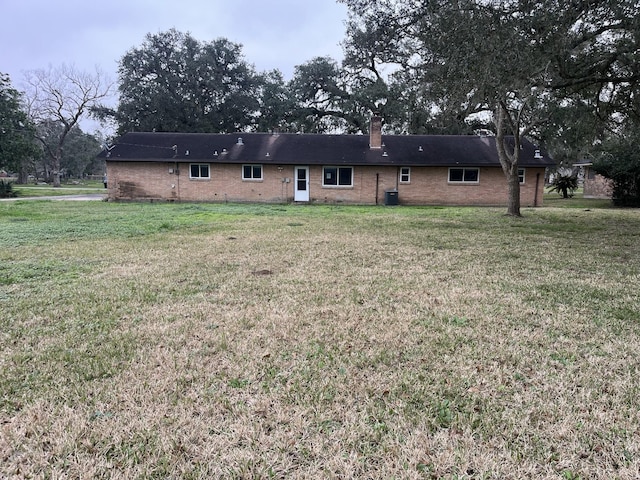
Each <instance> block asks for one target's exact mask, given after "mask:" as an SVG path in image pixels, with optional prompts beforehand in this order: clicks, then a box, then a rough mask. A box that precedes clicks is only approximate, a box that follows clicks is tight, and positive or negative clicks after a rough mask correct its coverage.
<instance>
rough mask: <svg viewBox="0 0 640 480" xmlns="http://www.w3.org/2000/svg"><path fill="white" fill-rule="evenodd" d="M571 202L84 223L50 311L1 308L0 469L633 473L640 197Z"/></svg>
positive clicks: (241, 474)
mask: <svg viewBox="0 0 640 480" xmlns="http://www.w3.org/2000/svg"><path fill="white" fill-rule="evenodd" d="M168 209H169V211H170V207H168ZM285 210H286V209H285ZM590 213H593V214H594V215H587V214H586V213H585V212H573V211H570V212H569V213H566V212H564V211H556V210H553V209H550V210H535V211H532V212H528V214H527V216H526V217H525V219H524V220H514V219H507V218H504V217H502V216H500V215H499V213H497V211H493V210H482V209H472V210H467V209H407V210H401V209H394V210H383V209H363V210H357V209H354V210H350V209H335V210H330V211H327V213H326V214H319V213H318V211H317V210H313V209H309V214H308V215H305V214H300V210H299V209H295V208H293V207H289V210H286V211H285V212H284V213H282V212H279V213H278V214H276V215H257V216H247V215H243V216H242V217H241V219H240V220H241V221H238V222H234V221H229V222H228V223H226V225H225V227H224V228H220V226H219V225H217V226H216V227H215V228H212V229H211V230H207V227H206V224H205V226H202V225H200V226H199V228H198V231H197V232H191V231H189V230H178V231H173V232H169V233H164V234H161V235H153V236H151V237H149V238H146V239H145V240H144V241H142V242H141V241H140V240H139V239H131V240H128V239H120V240H113V241H107V240H100V241H95V242H89V243H90V245H87V247H86V250H84V251H85V254H86V255H87V256H88V257H89V258H91V254H90V253H88V252H91V251H94V252H99V255H98V254H97V253H94V254H93V255H94V256H95V257H98V256H99V258H100V262H101V263H100V264H99V266H98V267H97V268H96V269H95V270H93V271H92V272H85V273H81V274H80V275H79V276H78V278H76V279H73V280H72V281H70V284H69V285H67V286H64V285H63V286H60V285H56V282H55V281H51V282H50V283H49V284H48V286H49V287H50V288H51V289H52V290H53V292H52V293H51V294H50V295H51V297H50V298H55V299H56V300H57V302H58V303H57V306H56V308H55V309H54V311H55V312H57V313H56V315H57V317H53V316H51V315H47V314H43V315H41V316H31V315H28V314H27V313H26V312H27V310H28V309H27V308H26V307H23V308H22V309H18V308H17V307H16V309H15V310H14V311H13V313H12V315H13V320H14V321H15V322H16V323H17V324H20V325H22V326H23V327H24V328H22V329H18V328H17V327H16V329H15V330H14V331H13V333H11V334H10V335H11V336H10V337H7V336H6V335H5V340H4V341H3V342H4V345H5V346H7V348H8V349H7V350H5V351H4V353H3V354H2V359H3V364H2V365H4V366H5V367H4V368H5V370H4V371H5V372H8V374H9V376H10V377H11V378H10V380H12V381H14V383H12V384H11V385H13V387H12V388H14V391H15V392H18V393H20V392H22V393H21V395H22V397H21V401H20V404H19V405H16V404H14V403H9V404H8V405H9V406H10V407H11V408H5V409H4V410H3V413H2V417H1V420H0V421H1V422H2V425H0V428H1V429H2V435H0V460H1V462H0V463H1V464H2V465H3V466H2V467H0V469H1V470H0V472H1V473H2V474H3V475H4V476H7V477H12V476H13V477H16V478H17V477H50V478H56V477H58V478H59V477H76V478H90V477H103V478H132V477H133V478H153V477H163V478H166V477H172V478H603V479H604V478H622V479H625V478H628V479H631V478H637V477H638V474H639V473H640V472H639V466H640V442H639V441H638V427H639V425H640V418H639V414H638V412H639V411H640V408H639V407H640V403H639V398H640V397H639V396H638V393H640V392H638V385H637V381H636V379H637V374H638V367H639V364H638V360H637V359H638V358H640V357H639V356H638V345H639V343H638V330H637V325H638V322H640V318H639V317H638V314H637V302H636V301H637V297H636V295H635V293H634V292H635V291H637V288H638V287H640V285H639V281H640V280H639V277H638V274H639V272H640V263H639V261H638V258H639V256H638V254H640V251H638V249H639V245H638V244H637V243H636V242H635V241H634V240H636V239H637V238H638V236H639V235H640V217H638V212H637V211H626V212H619V211H614V212H609V211H603V212H590ZM199 221H200V222H202V219H200V220H199ZM620 221H623V222H625V227H624V228H620V227H619V223H618V222H620ZM605 239H606V242H605ZM60 248H61V247H60ZM54 254H56V248H52V249H51V255H54ZM58 254H59V251H58ZM267 271H268V272H269V274H264V272H267ZM27 287H28V288H36V286H34V285H27ZM37 288H38V291H39V292H40V294H41V295H43V296H44V297H45V298H47V293H46V291H47V289H46V288H44V286H43V285H40V286H38V287H37ZM7 292H8V293H6V295H15V291H14V290H7ZM92 292H94V293H92ZM95 292H99V294H96V293H95ZM96 298H101V299H103V302H104V304H103V305H102V306H100V307H97V306H95V305H93V302H94V301H95V300H96ZM23 301H25V302H26V301H27V300H26V299H23ZM25 305H27V306H29V305H31V306H33V305H34V304H29V303H28V302H27V303H26V304H25ZM83 312H88V313H83ZM52 322H53V325H54V326H53V327H51V328H52V329H51V330H40V331H39V334H38V335H36V334H30V333H29V329H31V328H32V327H34V326H35V327H37V328H36V330H37V329H38V328H43V327H42V326H43V325H45V324H47V323H52ZM60 322H62V324H61V323H60ZM92 322H93V323H92ZM95 324H99V325H95ZM56 325H57V327H56ZM61 325H63V326H64V325H66V326H64V328H62V327H61ZM56 328H57V329H56ZM18 333H19V334H20V335H21V336H18ZM43 333H49V334H50V336H49V339H48V340H47V341H45V342H41V341H40V340H39V338H40V334H43ZM96 335H97V336H98V337H100V336H102V337H101V342H98V341H96V340H95V336H96ZM9 340H10V341H9ZM11 342H13V343H11ZM27 344H28V345H31V346H30V349H31V350H30V351H31V352H32V359H33V360H35V361H34V363H33V365H32V369H31V372H32V373H34V374H37V375H42V376H44V377H45V378H46V379H47V380H48V382H46V381H43V382H36V381H33V382H32V383H28V381H29V379H28V377H25V375H28V372H29V371H30V370H29V368H22V367H20V366H18V365H17V364H16V361H17V359H18V357H19V356H20V355H21V354H22V353H24V349H25V346H26V345H27ZM52 346H55V348H53V347H52ZM69 350H72V351H73V352H75V353H78V352H80V354H79V355H78V357H77V363H76V364H75V365H73V362H74V356H73V355H66V356H65V355H63V354H62V353H60V354H57V353H56V352H57V351H67V352H68V351H69ZM82 352H85V353H84V354H82ZM90 354H93V355H94V356H93V357H92V356H91V355H90ZM92 358H93V359H92ZM65 361H66V362H68V363H66V364H65V363H64V362H65ZM92 362H93V363H92ZM7 365H10V366H11V365H13V366H11V367H10V368H8V370H7V369H6V368H7V367H6V366H7ZM96 372H97V373H99V372H103V373H104V375H98V376H96V375H95V373H96ZM20 375H22V376H23V377H20ZM19 378H23V380H24V381H26V382H27V383H26V386H24V385H23V386H22V387H20V386H19V382H18V380H19ZM8 391H9V390H6V389H5V392H8ZM4 394H5V395H6V394H7V393H4Z"/></svg>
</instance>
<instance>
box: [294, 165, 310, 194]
mask: <svg viewBox="0 0 640 480" xmlns="http://www.w3.org/2000/svg"><path fill="white" fill-rule="evenodd" d="M294 174H295V175H294V176H295V178H294V180H295V183H294V187H293V200H294V201H296V202H308V201H309V167H294Z"/></svg>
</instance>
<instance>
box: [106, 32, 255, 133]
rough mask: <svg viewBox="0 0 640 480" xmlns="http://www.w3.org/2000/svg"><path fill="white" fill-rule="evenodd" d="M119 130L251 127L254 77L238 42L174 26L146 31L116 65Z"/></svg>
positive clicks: (225, 129) (209, 130) (253, 104)
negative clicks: (198, 36)
mask: <svg viewBox="0 0 640 480" xmlns="http://www.w3.org/2000/svg"><path fill="white" fill-rule="evenodd" d="M119 80H120V83H119V91H120V103H119V105H118V108H117V112H116V114H115V117H116V120H117V122H118V125H119V128H118V130H119V132H120V133H123V132H126V131H131V130H138V131H159V132H168V131H172V132H228V131H231V132H233V131H237V130H245V129H248V128H251V127H252V126H253V125H254V123H255V122H256V119H257V116H258V111H259V107H260V104H259V96H260V95H259V86H260V78H259V76H258V75H257V74H256V72H255V70H254V68H253V67H252V66H251V65H249V64H248V63H247V62H246V61H245V59H244V57H243V55H242V47H241V45H239V44H236V43H233V42H230V41H229V40H226V39H224V38H220V39H217V40H214V41H212V42H200V41H198V40H196V39H194V38H193V37H192V36H191V35H190V34H188V33H182V32H179V31H177V30H175V29H171V30H169V31H166V32H161V33H158V34H153V35H152V34H148V35H147V36H146V38H145V41H144V42H143V44H142V45H141V46H140V47H136V48H132V49H131V50H129V51H128V52H127V53H126V54H125V55H124V56H123V57H122V59H121V61H120V67H119Z"/></svg>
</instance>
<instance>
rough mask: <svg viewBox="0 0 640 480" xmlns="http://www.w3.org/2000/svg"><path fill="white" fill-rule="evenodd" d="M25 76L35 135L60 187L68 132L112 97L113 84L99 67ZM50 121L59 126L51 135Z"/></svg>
mask: <svg viewBox="0 0 640 480" xmlns="http://www.w3.org/2000/svg"><path fill="white" fill-rule="evenodd" d="M25 78H26V84H27V90H26V93H25V98H26V100H27V103H28V113H29V116H30V118H31V120H32V122H33V123H34V124H35V125H36V138H37V139H38V140H39V141H40V143H41V144H42V147H43V149H44V151H45V154H47V155H48V156H49V158H50V165H51V176H52V178H53V185H54V186H55V187H59V186H60V174H61V161H62V157H63V154H64V147H65V144H66V141H67V139H68V137H69V134H70V133H71V131H72V130H73V129H74V128H75V127H76V126H77V125H78V123H79V122H80V120H81V119H82V118H84V117H86V116H87V115H88V114H89V112H90V110H91V108H92V107H93V106H95V105H97V104H98V103H99V102H100V101H103V100H105V99H106V98H107V97H109V95H110V93H111V87H112V84H111V83H110V81H109V80H108V78H107V76H106V75H105V74H104V73H103V72H102V71H100V70H99V69H96V71H95V72H94V73H88V72H83V71H80V70H77V69H76V68H75V67H73V66H70V65H62V66H60V67H57V68H53V67H49V68H48V69H46V70H45V69H39V70H31V71H29V72H26V74H25ZM51 124H56V125H59V126H60V129H59V130H58V131H57V133H56V134H55V135H51V129H50V128H49V126H50V125H51Z"/></svg>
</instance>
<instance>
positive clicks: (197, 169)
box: [189, 163, 211, 178]
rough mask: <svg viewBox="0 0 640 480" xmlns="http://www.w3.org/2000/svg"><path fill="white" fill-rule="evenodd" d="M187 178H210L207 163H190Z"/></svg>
mask: <svg viewBox="0 0 640 480" xmlns="http://www.w3.org/2000/svg"><path fill="white" fill-rule="evenodd" d="M189 178H211V177H210V174H209V164H208V163H192V164H191V165H189Z"/></svg>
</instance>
